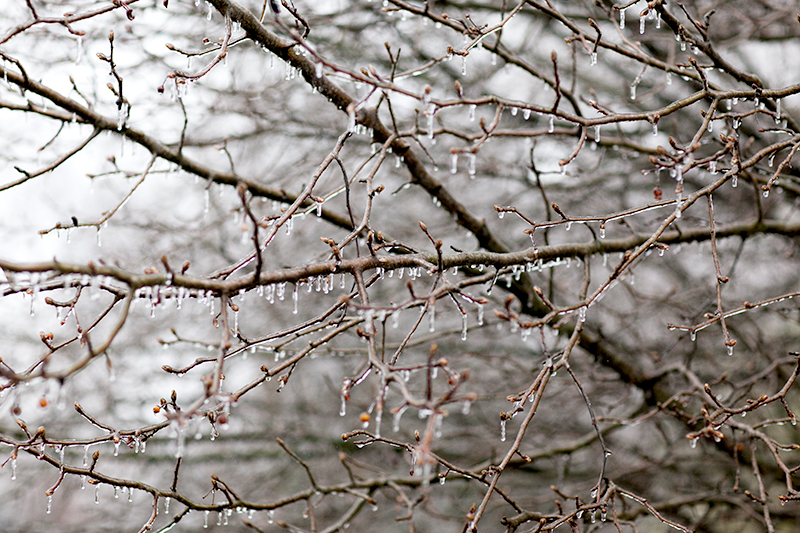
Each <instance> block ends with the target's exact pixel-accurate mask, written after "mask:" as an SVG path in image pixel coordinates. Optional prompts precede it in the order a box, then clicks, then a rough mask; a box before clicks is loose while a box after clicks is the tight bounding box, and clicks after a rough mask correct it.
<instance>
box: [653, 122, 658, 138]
mask: <svg viewBox="0 0 800 533" xmlns="http://www.w3.org/2000/svg"><path fill="white" fill-rule="evenodd" d="M656 135H658V124H656V123H655V122H653V137H655V136H656Z"/></svg>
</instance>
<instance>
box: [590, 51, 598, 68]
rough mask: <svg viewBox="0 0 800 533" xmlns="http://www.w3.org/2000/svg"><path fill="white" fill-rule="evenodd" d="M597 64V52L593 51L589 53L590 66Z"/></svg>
mask: <svg viewBox="0 0 800 533" xmlns="http://www.w3.org/2000/svg"><path fill="white" fill-rule="evenodd" d="M596 64H597V52H592V53H591V54H590V55H589V66H591V67H593V66H595V65H596Z"/></svg>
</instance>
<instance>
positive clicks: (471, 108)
mask: <svg viewBox="0 0 800 533" xmlns="http://www.w3.org/2000/svg"><path fill="white" fill-rule="evenodd" d="M477 107H478V106H477V105H475V104H472V105H470V106H469V121H470V122H475V109H476V108H477Z"/></svg>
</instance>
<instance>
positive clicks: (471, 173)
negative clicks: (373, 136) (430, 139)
mask: <svg viewBox="0 0 800 533" xmlns="http://www.w3.org/2000/svg"><path fill="white" fill-rule="evenodd" d="M476 159H477V158H476V156H475V154H474V153H469V154H467V162H468V166H467V169H468V170H467V171H468V172H469V177H470V179H475V173H476V169H475V160H476ZM770 166H772V165H770Z"/></svg>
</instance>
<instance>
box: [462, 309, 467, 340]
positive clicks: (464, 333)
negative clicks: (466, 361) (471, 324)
mask: <svg viewBox="0 0 800 533" xmlns="http://www.w3.org/2000/svg"><path fill="white" fill-rule="evenodd" d="M461 340H462V341H465V340H467V313H466V312H464V313H461Z"/></svg>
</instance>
